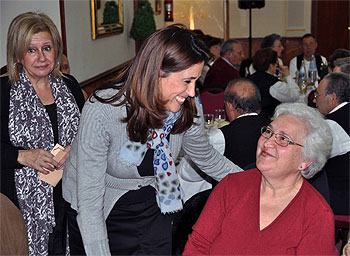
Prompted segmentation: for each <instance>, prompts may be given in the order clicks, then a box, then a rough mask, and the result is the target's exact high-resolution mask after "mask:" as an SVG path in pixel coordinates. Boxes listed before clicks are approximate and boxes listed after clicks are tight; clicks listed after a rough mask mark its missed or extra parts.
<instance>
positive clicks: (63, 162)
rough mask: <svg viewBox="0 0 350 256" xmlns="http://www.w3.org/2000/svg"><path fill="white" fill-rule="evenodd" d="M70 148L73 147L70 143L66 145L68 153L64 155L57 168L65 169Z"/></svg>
mask: <svg viewBox="0 0 350 256" xmlns="http://www.w3.org/2000/svg"><path fill="white" fill-rule="evenodd" d="M70 148H71V146H70V145H68V146H67V147H65V149H64V152H67V154H65V155H64V157H63V158H62V159H61V160H60V161H59V162H58V166H57V169H63V167H64V165H65V164H66V161H67V159H68V156H69V151H70Z"/></svg>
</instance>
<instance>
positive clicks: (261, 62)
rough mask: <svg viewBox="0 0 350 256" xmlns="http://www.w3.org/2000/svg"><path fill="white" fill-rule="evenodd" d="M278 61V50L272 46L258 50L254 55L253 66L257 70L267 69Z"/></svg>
mask: <svg viewBox="0 0 350 256" xmlns="http://www.w3.org/2000/svg"><path fill="white" fill-rule="evenodd" d="M276 63H277V52H276V51H274V50H272V49H271V48H264V49H260V50H258V51H257V52H256V53H255V55H254V57H253V67H254V68H255V70H256V71H266V70H268V69H269V67H270V64H276Z"/></svg>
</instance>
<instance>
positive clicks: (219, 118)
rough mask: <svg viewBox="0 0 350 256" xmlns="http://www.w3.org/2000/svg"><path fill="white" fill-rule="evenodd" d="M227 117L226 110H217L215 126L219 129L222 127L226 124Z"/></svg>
mask: <svg viewBox="0 0 350 256" xmlns="http://www.w3.org/2000/svg"><path fill="white" fill-rule="evenodd" d="M225 120H226V116H225V110H224V109H215V125H216V126H217V127H219V128H220V127H221V126H222V124H223V123H225Z"/></svg>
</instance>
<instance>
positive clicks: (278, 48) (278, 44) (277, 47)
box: [272, 40, 284, 58]
mask: <svg viewBox="0 0 350 256" xmlns="http://www.w3.org/2000/svg"><path fill="white" fill-rule="evenodd" d="M272 50H274V51H276V52H277V56H278V57H279V58H281V56H282V52H283V50H284V47H283V45H282V43H281V40H276V41H275V43H274V45H273V48H272Z"/></svg>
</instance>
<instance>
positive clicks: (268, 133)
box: [261, 126, 304, 147]
mask: <svg viewBox="0 0 350 256" xmlns="http://www.w3.org/2000/svg"><path fill="white" fill-rule="evenodd" d="M272 135H275V142H276V143H277V145H280V146H282V147H287V146H288V145H297V146H300V147H304V146H303V145H301V144H298V143H296V142H293V141H291V140H290V139H289V138H288V137H287V136H285V135H283V134H280V133H274V132H273V130H272V129H271V128H270V127H266V126H263V127H261V136H263V137H264V138H265V139H270V138H271V137H272Z"/></svg>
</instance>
